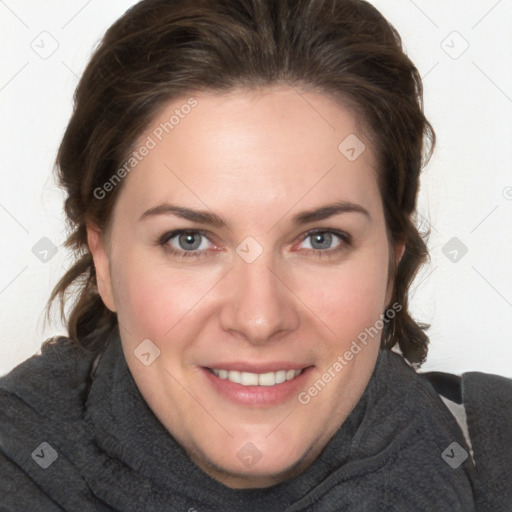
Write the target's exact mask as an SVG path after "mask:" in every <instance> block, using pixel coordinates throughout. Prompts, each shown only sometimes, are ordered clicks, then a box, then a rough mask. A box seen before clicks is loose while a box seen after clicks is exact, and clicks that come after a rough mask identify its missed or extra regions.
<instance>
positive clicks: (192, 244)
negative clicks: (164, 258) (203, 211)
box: [179, 233, 201, 250]
mask: <svg viewBox="0 0 512 512" xmlns="http://www.w3.org/2000/svg"><path fill="white" fill-rule="evenodd" d="M195 237H196V234H195V233H182V234H181V236H180V239H179V241H180V245H182V247H183V248H184V249H185V250H190V249H197V248H198V247H199V245H200V243H201V242H200V241H199V237H198V238H197V240H194V238H195Z"/></svg>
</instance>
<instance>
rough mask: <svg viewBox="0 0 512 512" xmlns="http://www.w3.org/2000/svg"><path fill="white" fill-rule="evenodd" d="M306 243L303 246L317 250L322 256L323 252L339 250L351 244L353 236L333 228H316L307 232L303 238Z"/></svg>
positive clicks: (303, 242) (302, 241)
mask: <svg viewBox="0 0 512 512" xmlns="http://www.w3.org/2000/svg"><path fill="white" fill-rule="evenodd" d="M301 243H302V244H305V246H304V247H303V248H305V249H308V250H312V251H315V253H316V254H318V255H319V256H322V255H323V254H322V253H326V252H327V253H332V252H338V251H340V250H342V249H344V248H345V247H347V246H349V245H350V244H351V237H350V235H349V234H348V233H342V232H337V231H331V230H326V229H325V230H318V229H317V230H315V231H310V232H308V233H306V235H305V236H304V237H303V238H302V240H301Z"/></svg>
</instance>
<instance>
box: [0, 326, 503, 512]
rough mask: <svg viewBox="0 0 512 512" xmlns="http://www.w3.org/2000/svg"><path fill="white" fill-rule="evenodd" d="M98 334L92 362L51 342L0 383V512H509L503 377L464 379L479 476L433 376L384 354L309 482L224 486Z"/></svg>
mask: <svg viewBox="0 0 512 512" xmlns="http://www.w3.org/2000/svg"><path fill="white" fill-rule="evenodd" d="M102 336H103V337H104V340H100V341H101V343H98V346H103V347H104V349H103V350H102V351H101V352H100V353H98V351H96V352H94V351H86V350H85V349H83V348H81V347H80V346H78V345H77V344H75V343H73V342H72V341H71V340H69V339H68V338H65V337H59V338H56V339H55V340H54V341H53V342H52V343H47V344H45V345H44V347H43V350H42V354H41V355H40V356H34V357H32V358H30V359H28V360H27V361H25V362H24V363H22V364H21V365H19V366H18V367H16V368H15V369H14V370H13V371H11V372H10V373H9V374H8V375H6V376H5V377H2V378H1V379H0V407H1V411H2V414H1V419H0V510H1V511H48V512H50V511H80V512H87V511H126V512H132V511H133V512H135V511H137V512H140V511H148V512H166V511H173V512H178V511H179V512H213V511H230V512H237V511H240V512H256V511H268V512H271V511H276V512H299V511H315V512H339V511H350V512H354V511H363V512H364V511H371V512H373V511H375V512H376V511H394V512H402V511H403V512H427V511H428V512H433V511H435V512H438V511H450V512H471V511H474V510H482V511H489V512H491V511H492V512H501V511H503V512H506V511H512V484H511V478H512V476H511V475H512V447H511V445H512V436H511V431H512V412H511V411H512V380H510V379H506V378H504V377H499V376H493V375H488V374H479V373H478V372H472V374H464V376H463V384H465V386H463V394H464V395H465V403H466V412H467V418H468V425H469V434H470V436H471V438H472V443H473V446H472V448H473V451H474V456H475V462H476V467H475V465H474V463H473V461H472V457H470V456H468V453H469V451H470V447H469V446H468V444H467V443H466V441H465V438H464V435H463V433H462V431H461V429H460V427H459V425H458V423H457V421H456V420H455V418H454V417H453V416H452V414H451V413H450V411H449V409H448V408H447V407H446V405H445V404H444V402H443V401H442V400H441V398H440V397H439V395H438V394H437V393H436V391H435V390H434V388H433V387H432V385H431V384H430V383H429V381H428V380H427V378H425V377H424V376H422V375H421V374H419V373H417V372H416V371H415V370H414V369H413V368H411V367H410V366H409V365H408V364H407V363H406V362H405V361H404V359H403V358H402V356H400V355H399V354H397V353H395V352H392V351H389V350H380V352H379V356H378V359H377V363H376V366H375V368H374V371H373V373H372V376H371V378H370V381H369V382H368V385H367V387H366V389H365V391H364V393H363V395H362V397H361V398H360V400H359V401H358V403H357V404H356V406H355V408H354V409H353V410H352V412H351V413H350V415H349V416H348V418H347V419H346V420H345V421H344V423H343V424H342V425H341V427H340V428H339V430H338V431H337V433H336V434H335V435H334V436H333V438H332V439H331V440H330V442H329V443H328V444H327V446H326V447H325V449H324V450H323V451H322V453H321V455H320V456H319V458H318V459H317V460H316V461H315V463H314V464H313V465H312V466H311V467H310V468H309V469H308V470H307V471H306V472H305V473H303V474H302V475H300V476H298V477H296V478H294V479H291V480H288V481H285V482H282V483H280V484H277V485H274V486H272V487H268V488H265V489H231V488H228V487H227V486H225V485H223V484H222V483H220V482H218V481H217V480H215V479H213V478H211V477H210V476H208V475H207V474H206V473H204V472H203V471H202V470H201V469H200V468H199V467H198V466H197V465H196V464H194V463H193V462H192V461H191V460H190V458H189V457H188V456H187V454H186V453H185V451H184V450H183V448H182V447H181V446H180V445H179V444H178V443H177V441H176V440H175V439H174V438H173V437H172V435H171V434H170V433H169V432H168V431H167V430H166V429H165V428H164V426H163V425H162V424H161V423H160V422H159V420H158V419H157V418H156V417H155V416H154V414H153V413H152V411H151V410H150V409H149V407H148V406H147V404H146V403H145V401H144V399H143V398H142V396H141V394H140V392H139V390H138V388H137V386H136V384H135V382H134V380H133V378H132V376H131V373H130V371H129V369H128V367H127V364H126V361H125V359H124V356H123V353H122V349H121V341H120V338H119V333H118V331H117V330H113V331H110V332H106V333H104V334H103V335H102ZM470 377H471V378H470ZM464 381H465V382H464ZM469 395H471V396H469ZM468 397H469V398H468ZM496 402H498V403H496ZM489 415H490V419H489V418H488V417H487V416H489ZM507 422H508V423H507Z"/></svg>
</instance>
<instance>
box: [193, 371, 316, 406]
mask: <svg viewBox="0 0 512 512" xmlns="http://www.w3.org/2000/svg"><path fill="white" fill-rule="evenodd" d="M201 370H202V371H203V373H204V374H205V376H206V378H207V379H208V381H209V382H210V385H211V386H212V387H213V389H214V390H215V391H216V392H217V393H218V394H220V395H222V396H224V397H225V398H228V399H229V400H231V401H232V402H235V403H237V404H239V405H251V406H253V407H268V406H272V405H278V404H282V403H284V402H286V401H287V400H289V399H290V398H292V397H294V398H295V397H296V396H297V395H298V394H299V393H300V392H301V391H302V390H303V389H304V386H305V382H306V379H307V378H308V376H309V373H310V371H311V370H313V366H308V367H307V368H304V370H303V371H302V373H301V374H300V375H298V376H297V377H295V378H294V379H292V380H287V381H285V382H282V383H281V384H276V385H274V386H243V385H242V384H236V383H235V382H231V381H230V380H228V379H221V378H220V377H217V376H216V375H215V374H213V373H212V372H210V371H209V370H207V369H206V368H201Z"/></svg>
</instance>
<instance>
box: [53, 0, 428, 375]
mask: <svg viewBox="0 0 512 512" xmlns="http://www.w3.org/2000/svg"><path fill="white" fill-rule="evenodd" d="M274 84H288V85H293V86H294V87H295V86H297V87H302V88H314V89H316V90H318V91H321V92H325V93H327V94H330V95H333V96H334V97H338V98H343V99H344V100H346V101H348V104H350V105H351V106H353V107H354V108H355V109H356V111H357V113H358V119H359V121H361V123H362V124H364V126H365V127H367V131H368V134H367V135H368V137H369V139H370V141H371V143H372V145H373V149H374V151H375V154H376V156H377V158H378V161H379V169H378V171H379V180H380V183H379V187H380V191H381V195H382V200H383V206H384V213H385V218H386V224H387V230H388V236H389V238H390V241H391V242H392V243H396V242H398V241H404V242H405V253H404V255H403V257H402V259H401V261H400V263H399V265H398V267H397V268H395V267H396V265H394V262H393V263H392V264H391V268H390V277H391V278H394V289H393V296H392V299H391V303H398V304H400V305H401V307H402V309H401V310H400V311H396V312H395V313H396V314H395V315H394V316H393V318H391V316H387V317H386V322H385V323H384V328H383V333H382V347H383V348H387V349H391V348H392V347H393V346H394V345H396V344H397V343H398V345H399V347H400V349H401V351H402V353H403V355H404V357H405V358H406V359H408V360H409V362H411V363H413V364H415V365H417V366H419V365H421V363H422V362H423V361H424V360H425V358H426V355H427V350H428V341H429V340H428V337H427V335H426V334H425V332H424V331H425V328H426V327H427V326H426V325H424V324H418V323H417V322H415V321H414V320H413V318H412V317H411V316H410V314H409V311H408V291H409V287H410V284H411V282H412V280H413V278H414V276H415V275H416V273H417V271H418V269H419V267H420V266H421V265H422V264H423V263H424V262H425V260H426V258H427V256H428V252H427V247H426V244H425V242H424V239H423V238H422V236H421V235H420V234H419V232H418V230H417V229H416V227H415V225H414V213H415V206H416V199H417V193H418V187H419V175H420V171H421V168H422V166H423V165H424V163H425V162H426V161H427V160H428V158H429V157H430V155H431V152H432V149H433V147H434V144H435V134H434V131H433V129H432V127H431V125H430V124H429V123H428V121H427V120H426V118H425V116H424V114H423V103H422V101H423V99H422V97H423V91H422V83H421V77H420V75H419V73H418V70H417V69H416V67H415V66H414V65H413V63H412V62H411V61H410V59H409V58H408V57H407V56H406V55H405V53H404V52H403V50H402V42H401V38H400V36H399V34H398V33H397V31H396V29H395V28H394V27H393V26H392V25H390V24H389V22H388V21H387V20H386V19H385V18H384V17H383V16H382V15H381V14H380V13H379V12H378V11H377V10H376V9H375V8H374V7H373V6H371V5H370V4H369V3H367V2H365V1H362V0H194V1H193V2H191V1H190V0H143V1H141V2H139V3H137V4H136V5H135V6H133V7H132V8H131V9H129V10H128V11H127V12H126V13H125V14H124V15H123V16H122V17H121V18H120V19H119V20H118V21H116V22H115V23H114V24H113V25H112V26H111V27H110V28H109V29H108V30H107V32H106V34H105V36H104V38H103V40H102V42H101V44H100V45H99V47H98V48H97V50H96V51H95V53H94V55H93V56H92V58H91V60H90V62H89V64H88V66H87V68H86V70H85V72H84V74H83V76H82V78H81V80H80V83H79V84H78V87H77V89H76V92H75V96H74V112H73V115H72V117H71V120H70V122H69V125H68V127H67V129H66V132H65V135H64V138H63V140H62V143H61V146H60V148H59V152H58V155H57V160H56V166H57V170H58V177H59V181H60V183H61V185H62V186H63V187H64V188H65V190H66V192H67V199H66V201H65V212H66V215H67V220H68V225H69V228H70V235H69V237H68V239H67V240H66V243H65V245H66V247H68V248H71V249H73V250H74V251H75V253H76V255H77V259H76V262H75V263H74V265H73V266H72V267H71V268H70V269H69V270H68V271H67V272H66V274H65V275H64V276H63V277H62V279H61V280H60V281H59V282H58V283H57V285H56V286H55V288H54V290H53V292H52V294H51V296H50V299H49V301H48V313H49V309H50V307H51V304H52V303H53V301H54V299H56V298H57V297H59V298H60V305H61V309H60V311H61V315H62V316H63V318H65V314H64V306H65V303H66V302H67V300H68V298H69V296H70V295H71V296H73V298H74V299H75V300H74V304H73V307H72V310H71V312H70V314H69V317H68V319H67V327H68V333H69V337H70V338H72V339H74V340H76V341H77V342H79V343H81V344H82V345H83V346H91V345H93V344H94V340H95V337H96V335H97V333H98V331H99V330H100V329H104V328H109V327H112V328H115V327H116V326H117V317H116V314H115V313H112V312H111V311H110V310H108V308H107V307H106V306H105V305H104V304H103V301H102V299H101V297H100V296H99V294H98V291H97V287H96V277H95V269H94V264H93V260H92V257H91V253H90V252H89V249H88V246H87V232H86V220H87V221H91V222H93V223H94V224H96V225H97V226H98V227H99V228H100V229H101V230H106V229H107V228H108V225H109V221H110V220H111V214H112V209H113V206H114V204H115V201H116V197H117V195H118V194H119V192H120V190H121V188H122V183H120V184H119V185H118V186H116V187H114V188H113V190H112V191H110V192H109V194H108V195H107V197H105V198H104V199H98V198H96V196H95V195H94V190H95V189H96V188H97V187H101V185H102V184H104V183H105V182H107V181H108V180H109V179H110V178H111V177H112V176H113V174H114V173H115V171H116V170H117V169H119V167H120V166H121V165H122V164H123V162H124V161H125V159H126V157H127V155H129V154H130V152H131V151H132V150H133V147H134V144H135V142H136V140H137V139H138V137H139V136H140V135H141V133H143V132H144V130H145V129H146V127H147V126H148V125H149V123H150V122H151V120H152V119H153V118H154V116H155V115H156V114H157V113H158V111H159V110H160V109H161V108H162V107H163V106H164V105H165V104H166V103H167V102H168V101H170V100H172V99H173V98H175V97H177V96H182V95H185V94H190V93H191V92H193V91H201V90H205V91H221V92H222V91H225V92H228V91H230V90H233V89H235V88H256V87H265V86H271V85H274ZM425 142H427V143H429V144H428V145H429V148H428V150H427V149H426V144H425ZM390 259H393V258H390ZM71 285H73V286H71ZM75 287H77V288H78V289H77V290H73V288H75ZM70 290H73V291H70Z"/></svg>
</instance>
